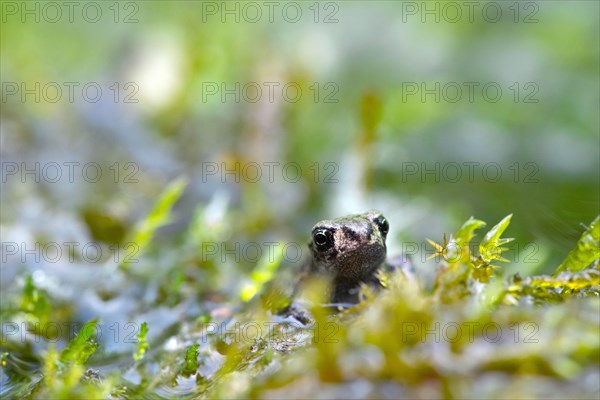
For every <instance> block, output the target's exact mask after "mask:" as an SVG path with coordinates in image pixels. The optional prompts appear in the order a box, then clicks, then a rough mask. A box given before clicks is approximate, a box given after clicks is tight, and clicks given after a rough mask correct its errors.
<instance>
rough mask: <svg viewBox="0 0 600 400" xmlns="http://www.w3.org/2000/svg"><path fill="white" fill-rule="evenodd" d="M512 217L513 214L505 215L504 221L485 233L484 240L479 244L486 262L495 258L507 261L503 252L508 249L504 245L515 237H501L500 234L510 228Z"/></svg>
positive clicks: (480, 252) (480, 251)
mask: <svg viewBox="0 0 600 400" xmlns="http://www.w3.org/2000/svg"><path fill="white" fill-rule="evenodd" d="M511 218H512V214H510V215H507V216H506V217H504V218H503V219H502V221H500V222H498V224H496V225H495V226H494V227H493V228H492V229H490V230H489V232H488V233H486V234H485V236H484V237H483V240H482V241H481V243H480V244H479V254H480V255H481V258H482V259H483V261H485V262H486V263H490V262H492V261H494V260H498V261H506V259H504V258H503V257H502V256H501V254H502V252H503V251H505V250H507V249H506V248H505V247H502V245H504V244H506V243H509V242H511V241H512V240H513V238H500V236H501V235H502V234H503V233H504V231H505V230H506V228H508V225H509V224H510V219H511Z"/></svg>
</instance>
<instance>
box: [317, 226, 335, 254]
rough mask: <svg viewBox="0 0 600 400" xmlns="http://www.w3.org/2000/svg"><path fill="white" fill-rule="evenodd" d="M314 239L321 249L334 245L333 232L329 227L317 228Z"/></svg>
mask: <svg viewBox="0 0 600 400" xmlns="http://www.w3.org/2000/svg"><path fill="white" fill-rule="evenodd" d="M312 237H313V241H314V242H315V245H316V246H317V249H319V250H320V251H325V250H328V249H330V248H331V247H333V233H332V232H331V231H330V230H329V229H317V230H315V231H314V232H313V235H312Z"/></svg>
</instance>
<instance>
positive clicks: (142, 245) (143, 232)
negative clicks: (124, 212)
mask: <svg viewBox="0 0 600 400" xmlns="http://www.w3.org/2000/svg"><path fill="white" fill-rule="evenodd" d="M186 186H187V180H186V179H184V178H179V179H177V180H175V181H174V182H172V183H171V184H170V185H169V186H168V187H167V188H166V189H165V190H164V192H163V193H162V194H161V195H160V197H159V198H158V201H157V202H156V203H155V204H154V206H153V207H152V210H151V211H150V213H149V214H148V215H147V216H146V218H144V219H143V220H141V221H140V222H139V223H138V224H137V226H136V228H135V229H134V231H133V233H132V234H131V235H130V238H131V241H132V242H133V243H135V244H136V246H137V249H136V250H137V254H141V253H142V252H143V251H144V250H145V249H146V247H148V244H149V243H150V241H151V240H152V236H153V235H154V232H155V231H156V230H157V229H158V228H159V227H161V226H163V225H165V224H167V223H169V222H170V221H171V208H172V207H173V205H174V204H175V202H176V201H177V200H179V198H180V197H181V195H182V194H183V190H184V189H185V187H186ZM128 265H129V263H128V262H126V261H122V262H121V264H120V266H122V267H127V266H128Z"/></svg>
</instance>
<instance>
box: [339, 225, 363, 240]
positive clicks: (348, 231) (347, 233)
mask: <svg viewBox="0 0 600 400" xmlns="http://www.w3.org/2000/svg"><path fill="white" fill-rule="evenodd" d="M342 230H343V231H344V237H346V239H348V240H351V241H353V242H356V241H358V240H359V239H360V238H359V236H358V234H357V233H356V232H355V231H354V230H353V229H352V228H349V227H347V226H345V227H344V228H342Z"/></svg>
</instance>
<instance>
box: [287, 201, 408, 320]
mask: <svg viewBox="0 0 600 400" xmlns="http://www.w3.org/2000/svg"><path fill="white" fill-rule="evenodd" d="M388 231H389V224H388V222H387V220H386V219H385V217H384V216H383V214H381V213H380V212H379V211H375V210H371V211H368V212H366V213H363V214H353V215H348V216H345V217H341V218H336V219H332V220H325V221H321V222H318V223H317V224H316V225H315V226H314V227H313V229H312V233H311V239H310V240H309V242H308V248H309V250H310V254H311V259H310V261H309V262H308V263H307V264H306V265H305V267H304V268H303V270H302V273H301V275H300V278H299V281H298V284H297V285H296V290H295V292H297V291H298V288H299V287H301V286H302V284H303V282H304V281H305V280H306V279H307V278H308V277H310V276H312V275H315V274H316V275H324V276H327V277H329V278H331V281H332V285H331V292H330V293H329V297H330V301H331V303H334V304H344V305H349V304H356V303H358V302H359V291H360V286H361V284H363V283H364V284H368V285H370V286H372V287H374V288H376V289H377V288H380V287H381V283H380V282H379V279H378V278H377V272H378V271H379V270H380V269H381V268H386V269H393V268H401V269H404V270H406V271H407V272H408V270H409V269H410V266H409V264H408V260H407V259H406V258H405V257H396V258H394V264H395V265H390V264H388V263H386V252H387V248H386V244H385V239H386V236H387V233H388ZM294 308H296V309H298V307H295V306H294V305H293V306H292V309H294Z"/></svg>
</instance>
